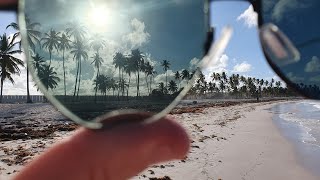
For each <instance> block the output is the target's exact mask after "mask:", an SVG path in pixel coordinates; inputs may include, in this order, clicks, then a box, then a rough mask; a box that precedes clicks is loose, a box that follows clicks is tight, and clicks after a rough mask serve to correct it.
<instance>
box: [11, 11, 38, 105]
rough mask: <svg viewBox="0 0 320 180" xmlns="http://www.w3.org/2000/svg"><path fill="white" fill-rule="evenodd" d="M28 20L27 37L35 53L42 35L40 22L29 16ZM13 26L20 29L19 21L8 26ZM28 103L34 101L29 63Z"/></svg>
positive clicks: (26, 19) (26, 20)
mask: <svg viewBox="0 0 320 180" xmlns="http://www.w3.org/2000/svg"><path fill="white" fill-rule="evenodd" d="M25 22H26V33H27V39H28V43H29V46H30V47H31V49H32V50H33V52H34V53H35V49H36V45H35V43H37V44H39V45H40V40H39V38H40V36H41V32H40V31H38V30H36V28H37V27H39V26H40V23H33V22H31V21H30V19H29V18H28V17H26V18H25ZM9 27H12V28H13V29H15V30H17V31H19V25H18V24H17V23H14V22H13V23H11V24H9V25H8V26H7V28H9ZM17 35H20V32H18V33H17ZM19 46H20V48H21V42H20V43H19ZM27 103H32V101H31V98H30V91H29V67H28V64H27Z"/></svg>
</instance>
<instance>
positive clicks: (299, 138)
mask: <svg viewBox="0 0 320 180" xmlns="http://www.w3.org/2000/svg"><path fill="white" fill-rule="evenodd" d="M305 103H307V102H303V104H305ZM298 104H300V103H297V104H295V106H297V105H298ZM307 104H308V103H307ZM288 106H289V107H291V106H292V104H284V107H287V108H288ZM277 108H278V105H277V106H275V107H273V110H272V111H274V112H275V111H277ZM288 110H289V111H288V112H287V113H288V114H291V113H292V109H291V108H289V109H288ZM300 110H301V111H302V112H304V109H300ZM282 115H283V114H282ZM273 122H274V123H275V125H276V126H277V128H278V129H279V131H280V132H281V135H283V136H284V137H285V138H286V139H287V140H288V141H289V142H290V143H291V144H292V146H293V147H294V151H295V154H296V156H297V159H298V162H299V163H300V164H301V165H303V167H305V168H307V169H308V170H309V171H310V172H312V173H313V174H314V175H315V176H317V177H318V178H320V172H319V166H320V146H319V144H316V143H317V142H316V139H315V137H313V134H311V133H310V131H311V129H309V128H308V127H306V126H304V125H303V124H300V123H297V122H294V123H293V122H290V121H289V122H287V121H286V120H284V119H283V118H282V117H279V114H274V117H273ZM317 139H318V137H317Z"/></svg>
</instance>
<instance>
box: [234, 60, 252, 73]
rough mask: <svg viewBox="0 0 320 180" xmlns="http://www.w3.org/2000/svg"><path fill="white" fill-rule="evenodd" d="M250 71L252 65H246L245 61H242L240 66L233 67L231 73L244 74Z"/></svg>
mask: <svg viewBox="0 0 320 180" xmlns="http://www.w3.org/2000/svg"><path fill="white" fill-rule="evenodd" d="M251 69H252V65H251V64H249V63H247V62H246V61H244V62H242V63H241V64H236V65H235V66H234V67H233V71H232V72H235V73H246V72H249V71H251Z"/></svg>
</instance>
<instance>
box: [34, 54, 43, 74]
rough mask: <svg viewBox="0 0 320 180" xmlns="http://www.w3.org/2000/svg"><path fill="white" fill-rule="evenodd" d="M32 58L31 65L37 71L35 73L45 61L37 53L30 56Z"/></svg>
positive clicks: (38, 71)
mask: <svg viewBox="0 0 320 180" xmlns="http://www.w3.org/2000/svg"><path fill="white" fill-rule="evenodd" d="M32 59H33V67H34V68H35V70H36V71H37V74H39V73H40V70H41V69H42V68H43V65H44V64H45V63H46V61H45V60H44V59H43V57H42V56H40V55H39V54H38V53H37V54H36V55H35V56H32Z"/></svg>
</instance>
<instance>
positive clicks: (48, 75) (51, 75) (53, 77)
mask: <svg viewBox="0 0 320 180" xmlns="http://www.w3.org/2000/svg"><path fill="white" fill-rule="evenodd" d="M39 78H40V80H41V82H42V84H43V85H44V87H45V88H46V89H47V90H49V89H54V88H56V87H57V85H58V82H59V81H60V78H59V77H57V73H56V72H55V71H54V70H53V67H50V65H43V68H42V69H41V70H40V74H39Z"/></svg>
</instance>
